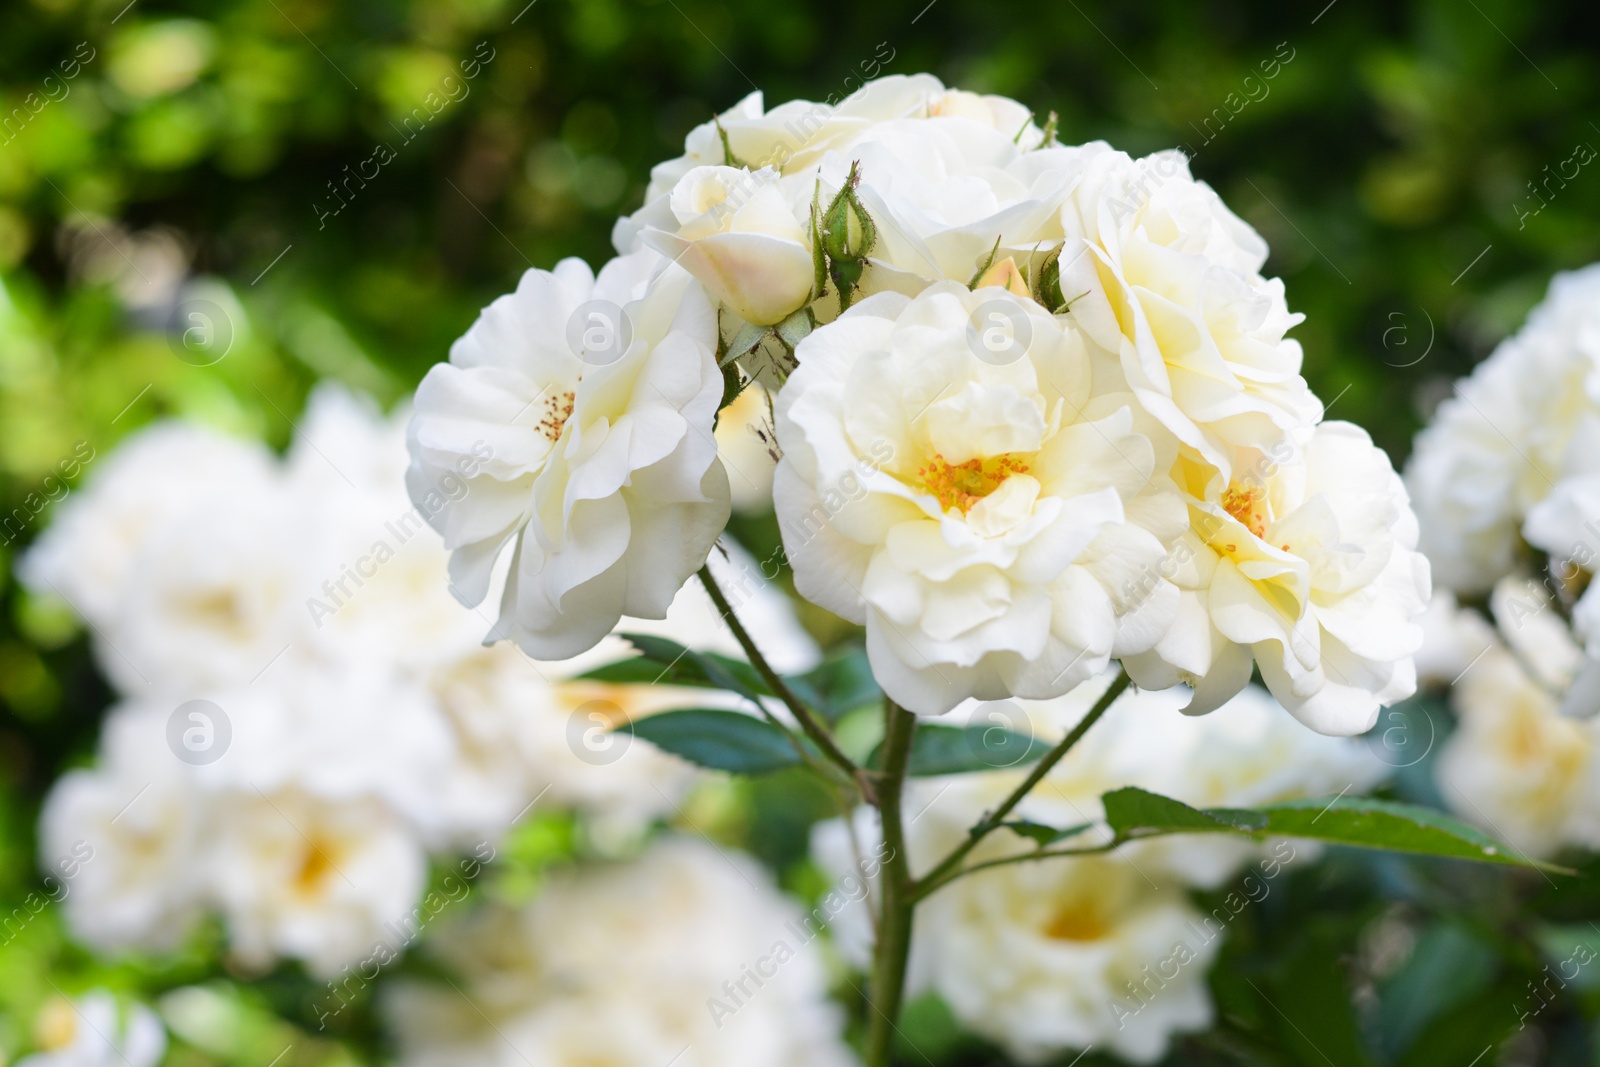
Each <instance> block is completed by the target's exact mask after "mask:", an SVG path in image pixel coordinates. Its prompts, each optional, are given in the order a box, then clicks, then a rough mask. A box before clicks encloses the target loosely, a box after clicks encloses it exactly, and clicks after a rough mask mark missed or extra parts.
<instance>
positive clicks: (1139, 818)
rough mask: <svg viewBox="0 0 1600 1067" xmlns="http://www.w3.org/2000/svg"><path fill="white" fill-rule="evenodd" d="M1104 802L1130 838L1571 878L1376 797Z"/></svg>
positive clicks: (1443, 820) (1130, 791)
mask: <svg viewBox="0 0 1600 1067" xmlns="http://www.w3.org/2000/svg"><path fill="white" fill-rule="evenodd" d="M1103 800H1104V802H1105V808H1106V822H1107V823H1109V824H1110V826H1111V828H1112V829H1113V830H1115V831H1116V832H1117V833H1119V834H1121V835H1123V836H1124V837H1129V838H1138V837H1152V836H1156V835H1159V834H1173V833H1239V834H1247V835H1249V836H1252V837H1267V836H1271V837H1301V838H1306V839H1308V840H1312V841H1325V842H1327V843H1329V844H1335V845H1353V846H1355V847H1357V848H1371V849H1381V850H1386V851H1390V852H1408V853H1412V854H1414V855H1419V856H1437V857H1441V858H1445V859H1460V860H1473V861H1476V862H1478V863H1493V864H1501V865H1504V866H1511V867H1539V868H1542V869H1544V870H1549V871H1559V872H1561V873H1571V872H1569V871H1567V870H1566V869H1565V868H1563V867H1557V866H1554V865H1553V864H1548V863H1542V862H1540V861H1538V860H1533V859H1529V858H1528V857H1526V856H1522V855H1520V854H1518V853H1517V852H1515V851H1513V850H1512V849H1510V848H1509V847H1507V846H1505V845H1502V844H1500V843H1499V842H1497V841H1495V840H1494V839H1493V838H1491V837H1488V836H1487V835H1485V834H1483V833H1482V832H1480V831H1478V830H1476V829H1474V828H1473V827H1471V826H1468V825H1466V824H1465V823H1462V822H1460V821H1459V820H1456V819H1453V818H1451V817H1450V816H1448V815H1445V814H1444V813H1443V812H1440V811H1435V810H1434V809H1432V808H1422V807H1417V806H1415V805H1412V804H1399V803H1396V802H1394V801H1392V800H1379V799H1376V798H1374V797H1335V798H1333V799H1331V800H1330V799H1327V798H1322V799H1317V800H1291V801H1286V802H1284V803H1282V804H1271V805H1268V806H1266V807H1263V808H1258V809H1254V810H1242V809H1235V808H1208V809H1206V810H1204V811H1201V810H1200V809H1198V808H1191V807H1190V806H1189V805H1187V804H1184V803H1182V802H1180V801H1177V800H1173V799H1172V798H1170V797H1164V796H1160V795H1158V794H1156V793H1151V792H1148V791H1146V790H1143V789H1136V788H1133V787H1131V786H1130V787H1128V788H1125V789H1118V790H1116V791H1114V792H1111V793H1107V794H1106V795H1105V796H1104V798H1103Z"/></svg>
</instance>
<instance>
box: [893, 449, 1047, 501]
mask: <svg viewBox="0 0 1600 1067" xmlns="http://www.w3.org/2000/svg"><path fill="white" fill-rule="evenodd" d="M1026 473H1028V464H1027V463H1026V462H1024V461H1023V460H1021V459H1019V458H1017V457H1016V456H1015V455H1012V454H1004V455H999V456H994V457H992V458H990V459H976V458H974V459H969V460H967V461H965V462H964V463H951V462H949V461H948V460H946V459H945V458H944V457H943V456H941V455H939V453H937V452H935V453H934V454H933V459H932V461H931V462H929V463H928V464H927V466H924V467H918V468H917V477H918V478H919V479H921V481H922V487H923V488H924V489H926V490H927V491H928V492H930V493H932V494H933V495H934V497H935V499H937V500H938V501H939V506H940V507H942V508H944V509H945V510H947V511H948V510H949V509H950V508H956V509H957V510H959V511H960V512H961V513H962V514H963V515H964V514H966V513H967V512H968V511H969V510H971V508H972V505H974V504H976V503H977V502H978V501H980V500H982V499H983V498H984V497H986V496H988V495H989V494H990V493H992V492H994V491H995V490H996V489H998V488H1000V483H1001V482H1003V481H1005V480H1006V479H1007V478H1009V477H1011V476H1012V475H1013V474H1026Z"/></svg>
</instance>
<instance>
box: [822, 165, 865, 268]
mask: <svg viewBox="0 0 1600 1067" xmlns="http://www.w3.org/2000/svg"><path fill="white" fill-rule="evenodd" d="M860 180H861V176H860V174H859V172H858V171H857V170H856V168H855V167H854V166H852V167H851V168H850V177H849V179H847V180H846V181H845V183H844V187H843V188H842V189H840V190H839V192H838V195H836V196H835V197H834V198H833V203H831V204H829V205H828V210H827V212H825V213H824V215H823V217H822V240H823V246H824V248H825V249H826V250H827V253H828V257H829V258H830V259H835V260H863V259H866V258H867V254H868V253H869V252H871V251H872V246H873V245H874V244H876V243H877V241H878V228H877V226H875V225H874V224H873V222H872V216H871V215H869V214H867V209H866V208H864V207H862V206H861V201H860V200H859V199H857V198H856V184H857V183H858V182H859V181H860Z"/></svg>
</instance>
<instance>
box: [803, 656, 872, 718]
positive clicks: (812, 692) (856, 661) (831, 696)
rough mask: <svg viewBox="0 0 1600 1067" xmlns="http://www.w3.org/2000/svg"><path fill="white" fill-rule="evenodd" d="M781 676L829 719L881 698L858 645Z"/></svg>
mask: <svg viewBox="0 0 1600 1067" xmlns="http://www.w3.org/2000/svg"><path fill="white" fill-rule="evenodd" d="M784 680H785V681H786V682H788V683H789V688H791V689H793V690H794V692H795V695H797V696H798V697H799V698H800V699H801V700H803V701H805V703H806V704H807V706H809V707H811V708H813V709H815V710H816V711H817V712H818V713H820V714H821V715H822V717H823V718H825V719H827V720H828V721H829V722H837V721H838V720H839V719H840V718H841V717H843V716H844V715H845V714H846V713H847V712H851V711H855V710H856V709H857V708H863V707H866V706H867V705H869V704H877V703H879V702H880V701H882V700H883V690H881V689H879V688H878V683H877V681H876V679H874V678H873V677H872V665H871V664H870V663H868V662H867V653H866V650H865V649H862V648H851V649H848V650H847V651H845V652H843V653H838V654H835V655H832V656H829V657H828V658H827V659H825V660H823V661H822V662H821V663H819V664H818V665H817V666H815V667H813V668H812V669H811V670H809V671H807V672H806V673H804V674H798V675H792V676H790V677H788V678H786V679H784Z"/></svg>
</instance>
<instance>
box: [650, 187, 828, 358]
mask: <svg viewBox="0 0 1600 1067" xmlns="http://www.w3.org/2000/svg"><path fill="white" fill-rule="evenodd" d="M668 204H669V206H670V207H671V208H672V213H673V216H674V217H675V218H676V219H677V221H678V226H677V228H676V230H673V231H668V230H654V229H650V230H645V231H644V233H643V235H642V240H643V241H644V243H645V244H646V245H648V246H649V247H651V248H654V249H655V250H656V251H658V252H660V253H661V254H662V255H664V256H666V257H667V258H669V259H671V260H672V261H673V262H675V263H677V264H678V265H679V266H681V267H683V268H684V269H685V270H687V271H688V272H689V273H690V274H693V275H694V276H695V277H696V278H698V279H699V280H700V282H701V284H702V285H704V286H705V287H706V289H707V290H708V291H709V292H710V293H711V295H712V297H714V298H715V299H716V300H717V301H718V302H720V303H721V304H722V305H723V306H724V307H726V308H727V309H728V310H729V311H731V312H733V313H734V314H735V315H737V316H739V317H740V318H741V319H744V320H745V321H746V322H750V323H754V324H756V325H758V326H768V325H771V324H773V323H776V322H781V321H782V320H783V319H785V318H787V317H788V316H789V315H790V314H791V313H792V312H794V311H796V310H798V309H799V308H800V307H801V306H802V305H804V304H806V303H808V302H809V301H810V299H811V288H812V285H813V282H814V279H815V270H814V268H813V265H812V257H811V239H810V236H809V234H808V233H807V231H806V227H805V226H803V225H801V223H800V221H799V220H798V219H796V218H795V212H794V210H793V209H792V208H791V207H790V205H789V203H788V201H787V200H785V199H784V196H783V193H782V192H781V191H780V190H779V188H778V172H777V171H775V170H772V169H770V168H763V169H761V170H757V171H748V170H742V169H739V168H736V167H696V168H695V169H694V170H691V171H690V172H689V173H688V174H686V175H684V177H683V180H682V181H680V182H679V183H678V185H677V186H676V187H675V188H674V189H673V190H672V194H671V196H670V197H669V198H668Z"/></svg>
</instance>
